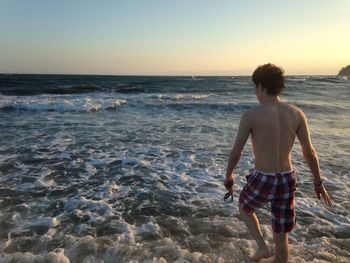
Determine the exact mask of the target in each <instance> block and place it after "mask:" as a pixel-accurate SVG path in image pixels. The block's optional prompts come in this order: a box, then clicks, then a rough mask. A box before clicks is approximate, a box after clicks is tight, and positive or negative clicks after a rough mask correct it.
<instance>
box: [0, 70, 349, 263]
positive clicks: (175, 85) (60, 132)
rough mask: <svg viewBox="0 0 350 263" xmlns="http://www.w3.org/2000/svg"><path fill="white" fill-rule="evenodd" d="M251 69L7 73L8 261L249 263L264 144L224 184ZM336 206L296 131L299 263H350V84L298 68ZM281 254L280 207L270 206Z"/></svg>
mask: <svg viewBox="0 0 350 263" xmlns="http://www.w3.org/2000/svg"><path fill="white" fill-rule="evenodd" d="M254 89H255V87H254V85H253V83H252V81H251V78H250V77H145V76H81V75H5V74H2V75H0V118H1V122H0V262H36V263H38V262H65V263H66V262H73V263H78V262H83V263H89V262H99V263H102V262H104V263H112V262H113V263H114V262H130V263H136V262H152V263H164V262H177V263H180V262H210V263H211V262H218V263H219V262H220V263H223V262H244V254H245V253H252V252H253V251H254V249H255V242H254V241H253V238H252V237H251V236H250V235H249V233H248V231H247V228H246V226H245V225H244V223H243V221H241V220H240V217H239V211H238V205H237V201H238V195H239V192H240V190H241V189H242V187H243V186H244V184H245V182H246V181H245V175H247V174H248V173H249V170H250V169H251V168H253V167H254V158H253V156H252V145H251V141H250V140H249V141H248V144H247V145H246V146H245V149H244V152H243V155H242V158H241V160H240V162H239V164H238V166H237V167H236V169H235V171H234V173H235V176H236V184H235V193H234V202H233V203H226V202H224V200H223V197H224V195H225V193H226V190H225V187H224V186H223V182H224V178H225V171H226V165H227V159H228V155H229V152H230V150H231V148H232V145H233V142H234V138H235V135H236V133H237V128H238V123H239V119H240V117H241V116H242V114H243V112H244V111H245V110H247V109H249V108H251V107H255V106H257V105H258V101H257V99H256V97H255V92H254ZM282 98H283V99H284V100H285V101H287V102H288V103H292V104H294V105H296V106H298V107H300V108H301V109H302V110H303V111H304V112H305V113H306V115H307V117H308V124H309V128H310V133H311V140H312V142H313V144H314V147H315V149H316V151H317V152H318V156H319V160H320V166H321V171H322V175H323V176H324V177H325V179H326V181H325V186H326V188H327V190H328V192H329V193H330V195H331V197H332V199H333V203H334V207H327V206H326V205H325V204H324V202H323V201H319V200H317V198H316V197H315V193H314V190H313V180H312V176H311V173H310V171H309V169H308V167H307V165H306V163H305V161H304V159H303V156H302V153H301V149H300V145H299V143H298V141H297V139H296V141H295V145H294V149H293V166H294V169H295V171H296V174H297V193H296V196H297V197H296V213H297V227H296V229H295V230H294V231H293V232H292V233H290V235H289V242H290V245H291V246H290V248H291V262H338V263H340V262H350V216H349V212H350V180H349V179H350V79H347V78H346V77H334V76H287V82H286V90H285V91H284V94H283V96H282ZM257 216H258V218H259V219H260V223H261V231H262V233H263V235H264V237H265V239H266V240H267V242H268V246H269V248H270V249H272V248H273V239H272V232H271V214H270V208H269V206H266V207H265V206H264V207H263V208H262V209H260V210H259V211H258V213H257Z"/></svg>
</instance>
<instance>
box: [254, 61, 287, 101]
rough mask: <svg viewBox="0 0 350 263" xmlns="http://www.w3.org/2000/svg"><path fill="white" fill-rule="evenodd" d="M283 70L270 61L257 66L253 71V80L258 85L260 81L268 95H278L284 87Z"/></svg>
mask: <svg viewBox="0 0 350 263" xmlns="http://www.w3.org/2000/svg"><path fill="white" fill-rule="evenodd" d="M283 73H284V70H283V69H282V68H280V67H277V66H275V65H273V64H271V63H268V64H264V65H261V66H259V67H257V68H256V69H255V70H254V72H253V76H252V79H253V82H254V84H255V85H256V87H258V84H259V83H260V84H261V85H262V88H263V89H266V90H267V94H269V95H279V94H281V92H282V90H283V89H284V87H285V86H284V76H283Z"/></svg>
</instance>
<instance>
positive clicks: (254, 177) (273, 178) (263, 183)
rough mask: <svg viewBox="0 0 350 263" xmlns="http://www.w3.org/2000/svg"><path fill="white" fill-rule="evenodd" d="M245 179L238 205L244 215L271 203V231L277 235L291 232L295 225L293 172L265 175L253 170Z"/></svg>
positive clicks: (294, 177)
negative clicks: (245, 182)
mask: <svg viewBox="0 0 350 263" xmlns="http://www.w3.org/2000/svg"><path fill="white" fill-rule="evenodd" d="M246 177H247V184H246V185H245V186H244V188H243V190H242V192H241V194H240V196H239V204H240V206H241V207H242V208H243V210H244V211H245V212H246V213H253V212H254V211H255V210H256V209H258V208H260V207H262V206H263V205H265V204H266V203H268V202H271V210H272V229H273V231H274V232H277V233H279V232H283V233H287V232H290V231H292V230H293V229H294V227H295V224H296V214H295V190H296V187H295V186H296V175H295V171H294V170H292V171H288V172H283V173H265V172H261V171H259V170H257V169H254V170H253V172H252V173H251V174H250V175H248V176H246Z"/></svg>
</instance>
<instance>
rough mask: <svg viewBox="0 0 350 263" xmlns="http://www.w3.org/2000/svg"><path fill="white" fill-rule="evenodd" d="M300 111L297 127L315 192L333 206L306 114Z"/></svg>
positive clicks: (319, 197)
mask: <svg viewBox="0 0 350 263" xmlns="http://www.w3.org/2000/svg"><path fill="white" fill-rule="evenodd" d="M300 113H301V115H300V116H301V121H300V124H299V127H298V129H297V137H298V139H299V142H300V145H301V149H302V151H303V155H304V158H305V160H306V163H307V165H308V166H309V168H310V170H311V173H312V175H313V177H314V186H315V192H316V194H317V197H318V199H321V196H322V197H323V199H324V200H325V202H326V204H327V205H330V206H332V205H333V204H332V200H331V198H330V197H329V195H328V193H327V191H326V189H325V188H324V186H323V184H322V182H323V179H322V177H321V175H320V166H319V162H318V158H317V153H316V151H315V149H314V147H313V146H312V143H311V139H310V133H309V129H308V126H307V119H306V116H305V114H304V113H303V112H302V111H300Z"/></svg>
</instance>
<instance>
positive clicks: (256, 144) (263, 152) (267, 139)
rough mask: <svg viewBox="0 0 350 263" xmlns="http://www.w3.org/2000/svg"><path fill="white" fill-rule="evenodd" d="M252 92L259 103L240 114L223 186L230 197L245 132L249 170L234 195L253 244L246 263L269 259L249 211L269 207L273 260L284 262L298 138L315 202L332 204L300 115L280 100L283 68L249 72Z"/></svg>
mask: <svg viewBox="0 0 350 263" xmlns="http://www.w3.org/2000/svg"><path fill="white" fill-rule="evenodd" d="M252 77H253V82H254V84H255V86H256V89H255V93H256V96H257V98H258V100H259V102H260V105H259V106H257V107H255V108H252V109H250V110H248V111H246V112H245V113H244V114H243V116H242V118H241V121H240V124H239V129H238V134H237V137H236V140H235V143H234V146H233V149H232V151H231V154H230V157H229V160H228V166H227V172H226V179H225V182H224V185H225V187H226V189H227V190H228V191H229V192H230V193H232V192H233V187H232V186H233V183H234V178H233V175H232V172H233V170H234V168H235V166H236V165H237V163H238V161H239V159H240V157H241V152H242V150H243V147H244V145H245V143H246V142H247V139H248V137H249V134H251V136H252V144H253V152H254V157H255V168H254V169H253V171H252V173H251V174H250V175H249V176H247V184H246V185H245V186H244V188H243V190H242V192H241V193H240V196H239V210H240V214H241V217H242V219H243V220H244V222H245V224H246V225H247V227H248V229H249V231H250V233H251V234H252V236H253V237H254V239H255V241H256V242H257V245H258V248H257V250H256V252H255V254H254V255H252V256H251V260H253V261H259V260H260V259H262V258H268V257H270V254H269V251H268V249H267V246H266V244H265V241H264V239H263V237H262V235H261V231H260V227H259V221H258V219H257V217H256V215H255V213H254V212H255V210H256V209H258V208H260V207H262V206H263V205H264V204H266V203H268V202H270V203H271V211H272V229H273V239H274V243H275V258H274V262H288V256H289V246H288V232H290V231H292V230H293V229H294V227H295V222H296V214H295V185H296V175H295V171H294V170H293V167H292V161H291V151H292V147H293V144H294V140H295V136H297V137H298V140H299V142H300V145H301V148H302V152H303V155H304V158H305V160H306V163H307V165H308V166H309V168H310V170H311V173H312V175H313V178H314V187H315V192H316V195H317V197H318V199H320V198H321V196H322V198H323V199H324V200H325V202H326V204H327V205H330V206H331V205H332V201H331V199H330V197H329V195H328V193H327V191H326V189H325V188H324V186H323V179H322V176H321V175H320V168H319V162H318V157H317V153H316V151H315V149H314V148H313V146H312V144H311V140H310V135H309V130H308V126H307V120H306V116H305V114H304V113H303V112H302V111H301V110H300V109H299V108H297V107H296V106H293V105H290V104H287V103H285V102H283V101H281V100H280V98H279V96H278V95H280V94H281V92H282V90H283V88H284V76H283V70H282V69H281V68H279V67H276V66H275V65H272V64H265V65H262V66H259V67H258V68H257V69H256V70H255V71H254V73H253V76H252Z"/></svg>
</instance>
